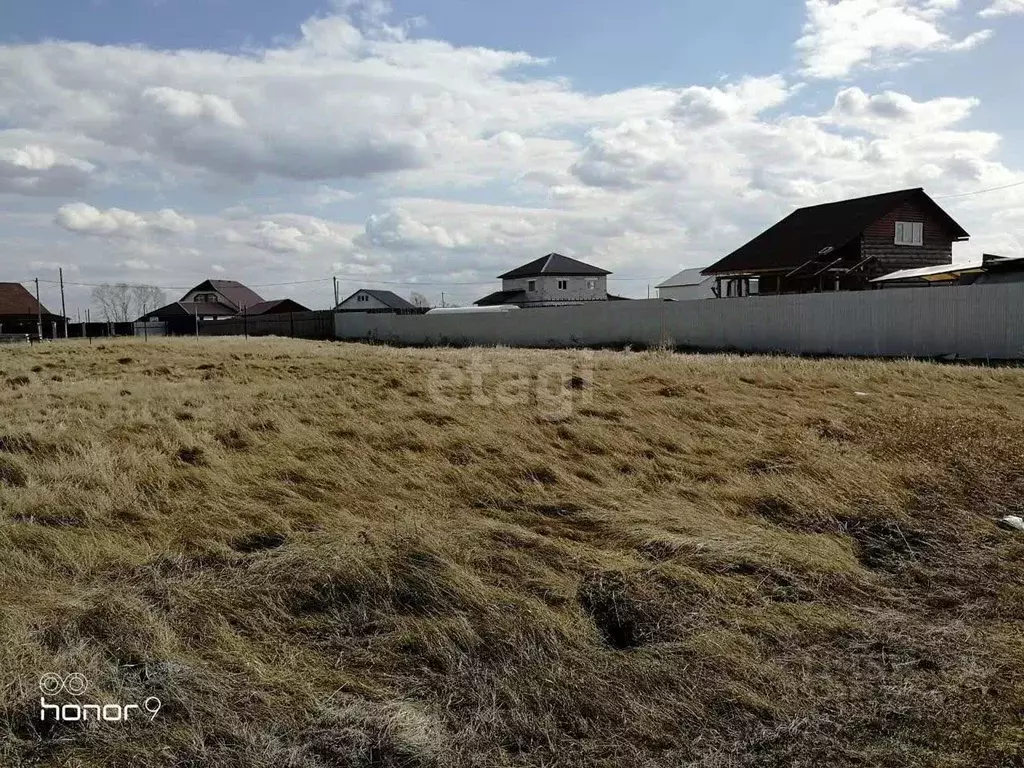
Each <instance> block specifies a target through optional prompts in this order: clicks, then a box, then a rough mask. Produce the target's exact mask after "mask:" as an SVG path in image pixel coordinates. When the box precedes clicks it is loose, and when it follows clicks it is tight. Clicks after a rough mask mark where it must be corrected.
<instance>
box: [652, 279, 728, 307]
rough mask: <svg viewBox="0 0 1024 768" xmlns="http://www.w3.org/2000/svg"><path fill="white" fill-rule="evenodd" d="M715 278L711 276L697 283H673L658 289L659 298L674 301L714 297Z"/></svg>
mask: <svg viewBox="0 0 1024 768" xmlns="http://www.w3.org/2000/svg"><path fill="white" fill-rule="evenodd" d="M714 287H715V279H714V278H713V277H709V278H707V279H706V280H704V281H703V282H701V283H698V284H697V285H671V286H666V287H665V288H659V289H658V298H661V299H672V300H674V301H694V300H696V299H713V298H715V293H714V291H713V290H712V288H714Z"/></svg>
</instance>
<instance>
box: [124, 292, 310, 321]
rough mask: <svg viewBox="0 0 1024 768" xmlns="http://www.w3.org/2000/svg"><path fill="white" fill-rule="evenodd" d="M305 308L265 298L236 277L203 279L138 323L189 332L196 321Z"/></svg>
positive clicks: (302, 309) (283, 300) (140, 319)
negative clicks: (163, 324)
mask: <svg viewBox="0 0 1024 768" xmlns="http://www.w3.org/2000/svg"><path fill="white" fill-rule="evenodd" d="M307 311H308V309H307V308H306V307H304V306H302V305H301V304H299V303H298V302H295V301H292V300H291V299H273V300H271V301H267V300H266V299H264V298H263V297H262V296H260V295H259V294H258V293H256V291H254V290H252V289H251V288H249V287H247V286H245V285H243V284H242V283H240V282H238V281H237V280H204V281H203V282H201V283H200V284H199V285H197V286H196V287H195V288H193V289H192V290H190V291H188V292H186V293H185V295H184V296H182V297H181V298H180V299H178V301H175V302H172V303H170V304H168V305H166V306H163V307H159V308H158V309H154V310H153V311H151V312H147V313H146V314H145V315H143V316H142V317H140V318H139V322H153V321H158V322H163V323H167V331H168V333H191V332H193V331H194V330H195V328H196V323H197V321H198V320H224V319H227V318H230V317H240V316H246V317H252V316H254V315H270V314H278V313H283V312H307Z"/></svg>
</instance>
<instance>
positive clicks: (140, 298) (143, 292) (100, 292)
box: [92, 283, 166, 323]
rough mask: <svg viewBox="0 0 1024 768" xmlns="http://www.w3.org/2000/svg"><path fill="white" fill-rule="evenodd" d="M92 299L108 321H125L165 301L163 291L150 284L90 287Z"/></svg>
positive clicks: (117, 284) (118, 284)
mask: <svg viewBox="0 0 1024 768" xmlns="http://www.w3.org/2000/svg"><path fill="white" fill-rule="evenodd" d="M92 300H93V303H94V304H96V305H97V306H98V307H99V308H100V311H101V312H102V313H103V317H104V319H105V320H106V321H107V322H108V323H127V322H131V321H132V320H134V319H135V318H136V317H138V316H139V315H141V314H142V313H143V312H147V311H149V310H151V309H156V308H157V307H159V306H161V305H162V304H164V303H166V297H165V296H164V292H163V291H162V290H160V289H159V288H156V287H154V286H152V285H134V286H132V285H128V283H116V284H114V285H111V284H109V283H107V284H104V285H98V286H96V287H95V288H93V289H92Z"/></svg>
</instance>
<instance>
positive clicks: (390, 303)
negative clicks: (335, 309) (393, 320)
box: [338, 288, 416, 309]
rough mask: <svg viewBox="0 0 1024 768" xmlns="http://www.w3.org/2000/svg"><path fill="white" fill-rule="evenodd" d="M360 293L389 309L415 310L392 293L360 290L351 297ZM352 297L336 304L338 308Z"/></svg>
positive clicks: (371, 289) (366, 289)
mask: <svg viewBox="0 0 1024 768" xmlns="http://www.w3.org/2000/svg"><path fill="white" fill-rule="evenodd" d="M360 293H365V294H367V295H368V296H372V297H373V298H375V299H376V300H377V301H379V302H380V303H381V304H383V305H384V306H385V307H388V308H389V309H416V305H415V304H413V303H411V302H408V301H406V300H405V299H403V298H402V297H401V296H399V295H398V294H397V293H395V292H394V291H378V290H376V289H373V288H360V289H359V290H358V291H356V292H355V293H353V294H352V296H358V295H359V294H360ZM352 296H349V297H348V298H347V299H345V300H344V301H342V302H341V303H340V304H338V306H339V307H340V306H341V305H342V304H344V303H345V302H346V301H348V300H349V299H351V298H352Z"/></svg>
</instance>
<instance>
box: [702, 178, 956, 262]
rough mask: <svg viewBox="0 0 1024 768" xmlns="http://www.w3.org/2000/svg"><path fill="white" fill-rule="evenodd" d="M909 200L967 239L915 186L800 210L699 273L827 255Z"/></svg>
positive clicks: (800, 260)
mask: <svg viewBox="0 0 1024 768" xmlns="http://www.w3.org/2000/svg"><path fill="white" fill-rule="evenodd" d="M911 201H913V202H918V203H922V204H924V205H926V206H928V207H930V208H932V209H933V210H934V211H935V213H936V215H937V216H939V218H941V219H944V220H945V222H946V224H947V225H948V227H949V231H950V234H951V235H952V236H953V237H954V238H956V239H963V238H967V237H969V235H968V234H967V232H966V231H964V229H963V227H961V226H960V225H959V224H957V223H956V222H955V221H953V219H952V218H951V217H950V216H949V214H948V213H946V212H945V211H944V210H942V208H940V207H939V205H938V204H937V203H936V202H935V201H934V200H932V199H931V198H930V197H928V195H926V194H925V192H924V190H923V189H922V188H920V187H916V188H914V189H902V190H899V191H898V192H886V193H885V194H881V195H870V196H868V197H858V198H856V199H854V200H841V201H839V202H837V203H825V204H824V205H812V206H810V207H807V208H800V209H798V210H796V211H794V212H793V213H791V214H789V216H787V217H786V218H784V219H783V220H782V221H780V222H779V223H778V224H776V225H775V226H773V227H771V228H770V229H768V230H766V231H764V232H762V233H761V234H760V235H758V236H757V237H755V238H754V239H753V240H751V241H750V242H749V243H747V244H746V245H744V246H742V247H741V248H738V249H737V250H735V251H733V252H732V253H730V254H729V255H728V256H726V257H725V258H724V259H722V260H721V261H718V262H716V263H715V264H712V265H711V266H710V267H708V268H707V269H705V270H704V272H703V274H705V275H716V274H725V273H732V272H749V271H756V270H759V269H775V268H783V269H784V268H790V267H799V266H800V265H802V264H805V263H807V262H808V261H811V260H812V259H816V258H820V257H821V256H823V255H825V254H826V253H830V252H831V251H837V250H839V249H840V248H842V247H843V246H844V245H846V244H848V243H849V242H850V241H852V240H854V239H855V238H857V237H859V236H860V234H861V233H862V232H863V231H864V230H865V229H867V228H868V227H869V226H871V225H872V224H874V223H875V222H876V221H878V220H879V219H881V218H882V217H883V216H885V215H886V214H887V213H889V212H890V211H891V210H892V209H893V208H895V207H897V206H899V205H902V204H903V203H906V202H911ZM828 249H831V250H828Z"/></svg>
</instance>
